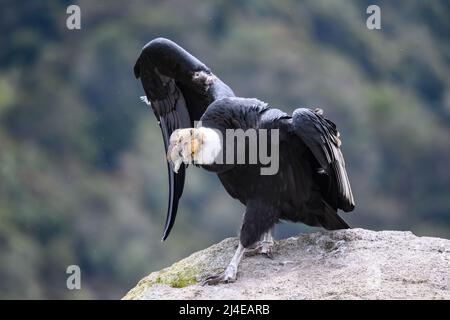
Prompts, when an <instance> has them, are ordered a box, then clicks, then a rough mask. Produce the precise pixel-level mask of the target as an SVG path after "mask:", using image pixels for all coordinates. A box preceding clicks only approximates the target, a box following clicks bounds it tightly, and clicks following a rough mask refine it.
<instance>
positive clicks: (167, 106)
mask: <svg viewBox="0 0 450 320" xmlns="http://www.w3.org/2000/svg"><path fill="white" fill-rule="evenodd" d="M134 75H135V76H136V78H140V79H141V83H142V86H143V88H144V92H145V95H146V97H144V98H143V100H144V101H145V102H147V103H148V104H150V105H151V107H152V109H153V111H154V113H155V116H156V118H157V119H158V121H159V126H160V127H161V132H162V136H163V139H164V147H165V150H166V152H167V148H168V147H169V138H170V135H171V134H172V132H173V131H175V130H176V129H179V128H187V127H193V126H194V122H195V121H198V120H200V117H201V116H202V115H203V113H204V112H205V110H206V108H207V107H208V105H209V104H210V103H211V102H213V101H215V100H217V99H220V98H223V97H229V96H234V94H233V91H232V90H231V89H230V88H229V87H228V86H227V85H226V84H224V83H223V82H222V81H221V80H220V79H218V78H217V77H216V76H215V75H214V74H213V73H212V72H211V70H210V69H209V68H208V67H207V66H205V65H204V64H203V63H202V62H200V61H199V60H198V59H197V58H195V57H194V56H192V55H191V54H189V53H188V52H187V51H186V50H184V49H183V48H181V47H180V46H178V45H177V44H176V43H174V42H172V41H170V40H167V39H164V38H157V39H154V40H152V41H150V42H149V43H148V44H147V45H145V47H144V48H143V49H142V52H141V54H140V56H139V58H138V60H137V61H136V64H135V66H134ZM167 168H168V174H169V205H168V211H167V218H166V223H165V227H164V234H163V238H162V239H163V240H165V239H166V238H167V237H168V235H169V233H170V230H171V229H172V227H173V224H174V222H175V218H176V214H177V209H178V202H179V199H180V197H181V195H182V193H183V188H184V179H185V170H186V167H185V165H184V164H183V165H182V166H181V168H180V170H179V171H178V173H174V172H173V170H171V167H170V163H169V162H168V163H167Z"/></svg>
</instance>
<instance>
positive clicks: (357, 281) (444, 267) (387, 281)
mask: <svg viewBox="0 0 450 320" xmlns="http://www.w3.org/2000/svg"><path fill="white" fill-rule="evenodd" d="M237 244H238V240H237V239H236V238H229V239H225V240H223V241H222V242H220V243H218V244H215V245H213V246H211V247H209V248H207V249H205V250H202V251H199V252H196V253H194V254H192V255H191V256H189V257H187V258H185V259H183V260H181V261H179V262H177V263H175V264H173V265H172V266H170V267H168V268H165V269H163V270H161V271H157V272H153V273H151V274H150V275H149V276H147V277H145V278H144V279H142V280H141V281H140V282H139V283H138V284H137V286H136V287H135V288H133V289H131V290H130V291H129V292H128V294H127V295H126V296H125V297H124V299H450V240H446V239H439V238H431V237H417V236H415V235H414V234H412V233H411V232H400V231H379V232H375V231H369V230H364V229H350V230H339V231H333V232H326V231H323V232H318V233H312V234H304V235H300V236H298V237H293V238H289V239H286V240H280V241H277V242H276V245H275V254H274V259H273V260H270V259H268V258H266V257H264V256H254V257H246V258H244V260H243V261H242V263H241V266H240V269H239V274H238V279H237V281H236V282H235V283H231V284H222V285H218V286H201V285H200V284H198V282H199V281H200V280H201V279H202V278H204V277H206V276H208V275H211V274H215V273H218V272H220V271H222V270H223V269H224V268H225V267H226V265H227V264H228V262H229V261H230V259H231V257H232V255H233V253H234V250H235V248H236V246H237Z"/></svg>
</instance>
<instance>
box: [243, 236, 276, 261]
mask: <svg viewBox="0 0 450 320" xmlns="http://www.w3.org/2000/svg"><path fill="white" fill-rule="evenodd" d="M273 246H274V242H273V241H265V240H263V241H260V242H258V243H257V244H256V246H255V247H254V248H248V249H246V250H245V255H246V256H247V257H250V256H255V255H257V254H262V255H265V256H266V257H267V258H269V259H273V251H274V250H273Z"/></svg>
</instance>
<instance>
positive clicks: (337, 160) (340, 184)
mask: <svg viewBox="0 0 450 320" xmlns="http://www.w3.org/2000/svg"><path fill="white" fill-rule="evenodd" d="M293 125H294V131H295V133H296V134H297V136H298V137H300V138H301V139H302V140H303V142H304V143H305V144H306V145H307V147H308V148H309V149H310V150H311V152H312V154H313V155H314V157H315V159H316V160H317V162H318V163H319V165H320V166H321V168H322V169H323V170H324V171H325V172H326V174H328V176H329V177H330V179H329V186H328V190H327V193H328V195H329V198H330V199H331V201H330V202H332V203H330V204H331V205H333V206H335V207H337V208H341V209H342V210H344V211H346V212H348V211H352V210H353V209H354V207H355V200H354V198H353V193H352V189H351V186H350V182H349V180H348V176H347V171H346V170H345V161H344V156H343V155H342V152H341V149H340V145H341V141H340V139H339V132H338V131H337V128H336V125H335V124H334V123H333V122H331V121H330V120H328V119H325V118H324V117H323V116H322V115H321V113H318V112H314V111H313V110H311V109H306V108H300V109H297V110H295V111H294V114H293ZM333 199H335V200H333ZM333 202H334V203H333ZM337 208H336V209H337Z"/></svg>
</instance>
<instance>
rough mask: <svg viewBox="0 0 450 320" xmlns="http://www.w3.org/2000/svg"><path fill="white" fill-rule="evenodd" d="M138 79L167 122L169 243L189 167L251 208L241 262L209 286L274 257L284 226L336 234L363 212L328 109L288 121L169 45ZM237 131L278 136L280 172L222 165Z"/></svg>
mask: <svg viewBox="0 0 450 320" xmlns="http://www.w3.org/2000/svg"><path fill="white" fill-rule="evenodd" d="M134 73H135V76H136V77H137V78H140V79H141V83H142V86H143V88H144V91H145V94H146V96H145V97H144V98H143V99H144V100H145V101H146V102H147V103H148V104H149V105H151V107H152V109H153V111H154V113H155V115H156V118H157V119H158V121H159V124H160V127H161V131H162V136H163V139H164V145H165V149H166V152H167V159H168V174H169V205H168V212H167V218H166V224H165V228H164V234H163V240H165V239H166V238H167V237H168V235H169V233H170V231H171V229H172V227H173V224H174V221H175V217H176V213H177V208H178V202H179V199H180V197H181V194H182V192H183V186H184V178H185V170H186V166H187V165H188V164H189V163H193V164H196V165H199V166H201V167H202V168H204V169H206V170H208V171H212V172H214V173H216V174H217V175H218V177H219V179H220V181H221V182H222V184H223V186H224V187H225V190H226V191H227V192H228V193H229V194H230V196H231V197H233V198H235V199H237V200H239V201H240V202H241V203H242V204H244V205H245V207H246V211H245V214H244V219H243V223H242V227H241V231H240V244H239V246H238V248H237V250H236V253H235V255H234V256H233V258H232V260H231V262H230V263H229V265H228V266H227V268H226V269H225V271H224V272H223V273H221V274H219V275H213V276H211V277H208V278H206V279H205V281H204V283H205V284H210V285H214V284H218V283H227V282H233V281H235V280H236V275H237V269H238V265H239V263H240V261H241V259H242V258H243V256H244V254H245V253H248V254H254V253H262V254H266V255H267V256H269V257H271V256H272V245H273V238H272V230H273V227H274V225H275V224H276V223H277V222H279V221H280V220H290V221H293V222H301V223H304V224H307V225H310V226H322V227H324V228H325V229H328V230H335V229H344V228H349V226H348V224H347V223H346V222H345V221H344V220H343V219H342V218H341V217H340V216H339V215H338V213H337V211H338V209H341V210H343V211H345V212H349V211H352V210H353V209H354V207H355V201H354V198H353V194H352V190H351V187H350V183H349V179H348V177H347V172H346V170H345V162H344V157H343V155H342V152H341V150H340V146H341V140H340V137H339V132H338V130H337V128H336V125H335V124H334V123H333V122H332V121H330V120H328V119H326V118H325V117H324V116H323V111H322V110H321V109H314V110H312V109H307V108H300V109H297V110H295V111H294V112H293V114H292V115H288V114H286V113H284V112H282V111H280V110H278V109H275V108H270V107H269V106H268V105H267V104H266V103H263V102H261V101H259V100H257V99H247V98H239V97H235V95H234V93H233V91H232V90H231V89H230V88H229V87H228V86H227V85H226V84H225V83H223V82H222V81H221V80H220V79H219V78H218V77H216V76H215V75H214V74H213V73H212V72H211V70H210V69H209V68H208V67H206V66H205V65H204V64H203V63H201V62H200V61H199V60H198V59H196V58H195V57H193V56H192V55H191V54H189V53H188V52H187V51H185V50H184V49H183V48H181V47H180V46H178V45H177V44H175V43H174V42H172V41H170V40H167V39H163V38H158V39H155V40H153V41H151V42H149V43H148V44H147V45H146V46H145V47H144V48H143V50H142V52H141V54H140V56H139V58H138V60H137V62H136V65H135V67H134ZM199 120H200V122H199V123H200V124H199V125H198V126H196V127H194V122H197V121H199ZM230 129H233V130H244V131H246V130H249V129H254V130H263V129H264V130H269V131H270V130H277V133H278V134H279V136H278V144H277V150H278V152H279V164H278V168H277V169H278V170H277V172H276V173H275V174H270V175H262V174H261V166H262V165H261V164H249V163H231V164H230V163H229V162H226V161H225V162H224V161H217V160H218V157H219V155H221V154H222V155H223V154H224V150H225V149H226V147H227V144H226V141H224V139H221V138H220V136H222V137H223V136H226V131H227V130H230ZM218 133H221V135H220V134H218ZM205 154H206V155H208V156H206V157H201V156H200V155H205Z"/></svg>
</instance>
